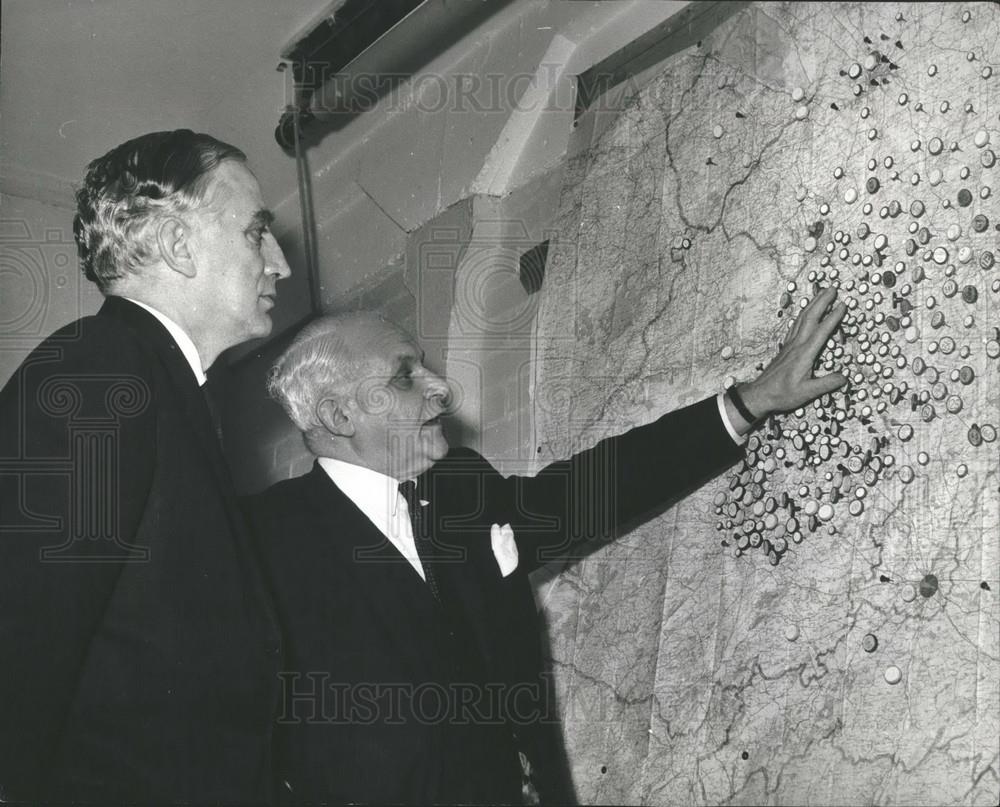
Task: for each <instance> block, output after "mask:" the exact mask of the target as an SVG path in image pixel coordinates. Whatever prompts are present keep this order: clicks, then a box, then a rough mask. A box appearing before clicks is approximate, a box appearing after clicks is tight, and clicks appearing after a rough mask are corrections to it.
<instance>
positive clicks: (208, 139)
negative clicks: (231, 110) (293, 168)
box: [73, 129, 246, 292]
mask: <svg viewBox="0 0 1000 807" xmlns="http://www.w3.org/2000/svg"><path fill="white" fill-rule="evenodd" d="M223 160H238V161H240V162H246V155H245V154H244V153H243V152H242V151H240V149H238V148H236V147H235V146H231V145H229V144H228V143H223V142H222V141H220V140H216V139H215V138H214V137H212V136H211V135H207V134H199V133H196V132H192V131H191V130H190V129H176V130H174V131H171V132H151V133H150V134H145V135H142V136H141V137H137V138H135V139H133V140H129V141H127V142H125V143H122V144H121V145H120V146H117V147H115V148H113V149H112V150H111V151H109V152H108V153H107V154H105V155H104V156H103V157H98V158H97V159H96V160H94V161H92V162H91V163H90V165H88V166H87V174H86V176H85V177H84V180H83V185H82V186H81V187H80V188H79V189H78V190H77V192H76V206H77V212H76V216H74V218H73V235H74V237H75V238H76V247H77V252H78V253H79V256H80V264H81V269H82V270H83V273H84V274H85V275H86V276H87V279H88V280H92V281H93V282H94V283H96V284H97V287H98V288H99V289H100V290H101V291H102V292H106V291H108V290H109V289H110V288H111V287H112V286H113V285H114V283H115V281H116V280H119V279H120V278H122V277H124V276H125V273H126V272H129V271H131V270H133V269H135V268H136V267H139V266H142V265H143V264H145V263H146V262H147V261H148V260H149V258H150V257H151V255H152V254H153V247H154V231H155V224H156V222H158V221H161V220H162V219H163V217H164V216H169V215H179V214H183V213H186V212H189V211H191V210H193V209H196V208H197V207H199V206H200V205H201V204H202V203H204V202H205V192H206V189H207V187H208V175H209V173H210V172H211V171H212V169H214V168H215V167H216V166H217V165H218V164H219V163H221V162H222V161H223Z"/></svg>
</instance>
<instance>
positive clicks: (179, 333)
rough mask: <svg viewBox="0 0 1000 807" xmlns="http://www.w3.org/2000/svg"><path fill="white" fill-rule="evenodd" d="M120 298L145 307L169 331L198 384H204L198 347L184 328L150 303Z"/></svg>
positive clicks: (205, 379)
mask: <svg viewBox="0 0 1000 807" xmlns="http://www.w3.org/2000/svg"><path fill="white" fill-rule="evenodd" d="M122 299H123V300H128V301H129V302H130V303H135V304H136V305H137V306H139V307H140V308H145V309H146V310H147V311H148V312H149V313H150V314H152V315H153V316H154V317H156V318H157V319H158V320H159V321H160V322H161V323H163V327H164V328H166V329H167V330H168V331H170V335H171V336H172V337H173V338H174V341H175V342H176V343H177V347H179V348H180V349H181V353H182V354H183V356H184V358H185V359H186V360H187V363H188V364H189V365H190V366H191V372H192V373H194V377H195V378H196V379H197V380H198V386H199V387H202V386H204V385H205V382H206V381H207V380H208V379H207V378H206V377H205V370H204V369H203V368H202V366H201V357H200V356H199V355H198V348H196V347H195V346H194V342H193V341H192V340H191V337H190V336H188V335H187V334H186V333H185V332H184V329H183V328H182V327H181V326H180V325H178V324H177V323H176V322H174V321H173V320H172V319H170V317H168V316H167V315H166V314H164V313H163V312H162V311H157V310H156V309H155V308H153V306H151V305H146V304H145V303H143V302H140V301H139V300H133V299H132V298H131V297H122Z"/></svg>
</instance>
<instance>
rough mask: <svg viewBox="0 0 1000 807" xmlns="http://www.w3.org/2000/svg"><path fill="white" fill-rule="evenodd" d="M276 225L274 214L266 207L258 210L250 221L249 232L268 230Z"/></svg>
mask: <svg viewBox="0 0 1000 807" xmlns="http://www.w3.org/2000/svg"><path fill="white" fill-rule="evenodd" d="M273 223H274V213H272V212H271V211H270V210H268V209H267V208H265V207H262V208H261V209H260V210H257V211H256V212H255V213H254V214H253V216H252V217H251V219H250V224H248V225H247V232H250V231H251V230H266V229H267V228H268V227H270V226H271V225H272V224H273Z"/></svg>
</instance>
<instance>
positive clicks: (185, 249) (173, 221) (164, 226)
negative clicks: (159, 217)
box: [156, 216, 198, 277]
mask: <svg viewBox="0 0 1000 807" xmlns="http://www.w3.org/2000/svg"><path fill="white" fill-rule="evenodd" d="M190 235H191V230H190V228H189V227H188V225H187V224H185V223H184V222H183V221H181V220H180V219H179V218H177V217H175V216H169V217H167V218H166V219H164V220H163V221H161V222H160V223H159V225H158V226H157V228H156V246H157V248H158V249H159V251H160V257H161V258H162V259H163V262H164V263H165V264H167V266H169V267H170V268H171V269H173V270H174V271H175V272H180V273H181V274H182V275H184V276H185V277H194V276H195V275H196V274H198V271H197V268H196V267H195V263H194V259H193V256H192V254H191V244H190Z"/></svg>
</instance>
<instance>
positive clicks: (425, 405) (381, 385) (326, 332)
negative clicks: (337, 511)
mask: <svg viewBox="0 0 1000 807" xmlns="http://www.w3.org/2000/svg"><path fill="white" fill-rule="evenodd" d="M268 390H269V392H270V393H271V395H272V397H274V398H275V399H276V400H277V401H278V402H279V403H280V404H281V405H282V407H283V408H284V409H285V411H286V412H287V413H288V416H289V417H290V418H291V420H292V422H293V423H295V425H296V426H297V427H298V428H299V430H300V431H302V433H303V434H304V436H305V438H306V443H307V444H308V445H309V448H310V449H311V450H312V451H313V452H314V453H316V454H318V455H320V456H328V457H334V458H336V459H343V460H345V461H348V462H353V463H355V464H358V465H363V466H364V467H367V468H371V469H373V470H376V471H379V472H380V473H386V474H387V475H390V476H394V477H395V478H397V479H406V478H410V477H412V476H414V475H416V474H417V473H420V472H422V471H424V470H426V469H427V468H429V467H430V465H431V464H433V462H434V460H436V459H439V458H440V457H442V456H444V454H445V453H446V451H447V448H448V446H447V443H446V442H445V440H444V435H443V432H442V430H441V424H440V422H439V420H438V418H439V416H440V415H441V414H443V413H445V412H446V411H447V408H448V401H449V397H450V395H449V392H450V391H449V388H448V385H447V383H446V382H445V381H444V379H442V378H440V377H439V376H437V375H436V374H434V373H433V372H431V371H430V370H428V369H427V368H426V367H424V365H423V352H422V351H421V350H420V348H419V347H418V346H417V344H416V343H415V342H414V341H413V339H412V338H411V337H410V336H409V335H408V334H407V333H406V332H405V331H403V330H401V329H400V328H398V327H396V326H395V325H393V324H392V323H390V322H388V321H387V320H385V319H383V318H382V317H381V316H379V315H378V314H374V313H371V312H360V313H350V314H339V315H331V316H324V317H320V318H319V319H317V320H314V321H313V322H311V323H310V324H309V325H307V326H306V327H305V328H303V329H302V331H301V332H300V333H299V334H298V335H297V336H296V337H295V339H294V340H293V341H292V343H291V345H289V347H288V349H287V350H286V351H285V352H284V353H283V354H282V355H281V357H280V358H279V359H278V361H277V362H276V363H275V365H274V367H273V368H272V370H271V374H270V378H269V381H268Z"/></svg>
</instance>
